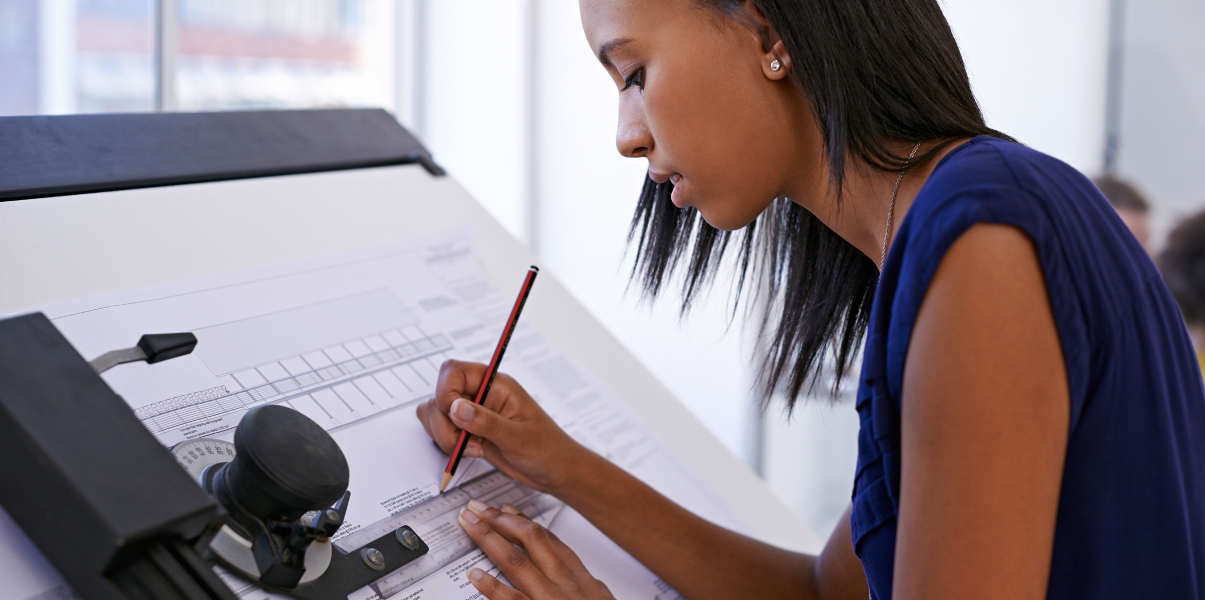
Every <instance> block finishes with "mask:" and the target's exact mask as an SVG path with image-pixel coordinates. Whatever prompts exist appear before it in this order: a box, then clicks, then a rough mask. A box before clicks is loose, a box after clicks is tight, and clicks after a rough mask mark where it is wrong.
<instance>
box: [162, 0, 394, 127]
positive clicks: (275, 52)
mask: <svg viewBox="0 0 1205 600" xmlns="http://www.w3.org/2000/svg"><path fill="white" fill-rule="evenodd" d="M178 7H179V10H178V13H177V14H178V32H179V33H178V37H177V38H176V43H177V46H178V53H177V59H176V60H177V62H176V85H177V88H176V92H177V95H178V98H179V105H178V107H177V108H179V109H182V110H213V109H238V108H284V107H319V106H380V107H386V108H389V107H392V105H393V104H394V100H393V98H394V77H395V72H396V70H397V69H396V65H395V59H394V56H395V55H396V53H395V52H394V31H395V29H394V27H395V24H396V19H397V16H396V10H397V8H396V3H394V2H389V1H386V0H307V1H306V2H295V1H291V0H262V1H257V2H245V1H243V0H180V2H179V5H178Z"/></svg>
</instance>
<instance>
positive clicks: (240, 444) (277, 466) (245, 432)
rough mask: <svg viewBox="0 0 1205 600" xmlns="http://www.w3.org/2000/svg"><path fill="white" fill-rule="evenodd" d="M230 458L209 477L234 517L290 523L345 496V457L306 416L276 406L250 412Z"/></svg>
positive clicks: (346, 471) (240, 424)
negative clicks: (233, 455)
mask: <svg viewBox="0 0 1205 600" xmlns="http://www.w3.org/2000/svg"><path fill="white" fill-rule="evenodd" d="M234 448H235V458H234V461H233V462H231V463H228V464H226V465H225V466H223V467H222V468H221V471H220V472H217V473H215V474H214V477H213V480H212V481H213V484H214V487H215V488H217V489H215V490H214V491H215V492H217V493H216V494H215V495H216V496H217V497H218V498H219V499H220V500H221V501H222V504H223V505H226V509H227V510H228V511H229V512H230V513H231V514H232V515H233V516H235V517H236V519H237V518H238V517H239V516H244V513H249V514H250V515H252V516H254V517H256V518H257V519H260V520H272V521H291V520H295V519H298V518H300V517H301V515H302V514H303V513H306V512H308V511H311V510H322V509H325V508H327V507H329V506H331V504H333V503H334V502H335V501H336V500H338V499H339V498H340V497H341V496H342V495H343V493H344V492H345V491H347V485H348V479H349V471H348V467H347V458H346V457H344V456H343V451H342V450H340V449H339V445H338V444H336V443H335V440H334V439H333V438H331V436H330V434H329V433H327V432H326V430H325V429H323V428H322V427H321V426H319V425H318V424H317V423H315V422H313V421H312V420H310V418H309V417H307V416H305V415H303V414H301V413H300V412H297V411H296V410H293V409H291V408H288V407H285V406H280V405H275V404H271V405H267V406H260V407H258V408H254V409H252V410H250V411H248V412H247V414H245V415H243V418H242V420H240V421H239V424H238V429H236V430H235V432H234Z"/></svg>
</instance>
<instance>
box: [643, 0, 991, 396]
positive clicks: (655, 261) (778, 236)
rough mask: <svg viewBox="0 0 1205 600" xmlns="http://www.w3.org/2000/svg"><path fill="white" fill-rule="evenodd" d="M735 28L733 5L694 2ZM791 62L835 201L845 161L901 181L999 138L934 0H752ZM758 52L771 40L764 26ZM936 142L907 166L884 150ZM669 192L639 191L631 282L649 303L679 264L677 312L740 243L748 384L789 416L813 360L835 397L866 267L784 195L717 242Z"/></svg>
mask: <svg viewBox="0 0 1205 600" xmlns="http://www.w3.org/2000/svg"><path fill="white" fill-rule="evenodd" d="M694 1H695V2H696V3H698V4H699V5H701V6H702V7H703V8H705V9H708V10H715V11H718V12H719V13H720V14H722V15H724V16H725V17H731V18H734V19H737V20H738V21H740V22H741V23H742V24H743V25H745V26H749V27H755V28H759V27H760V26H758V25H757V24H755V23H754V22H753V20H751V19H749V18H747V17H748V13H747V12H746V9H745V6H744V5H745V2H744V1H743V0H694ZM751 2H752V4H753V6H755V7H756V8H757V9H758V10H759V11H760V12H761V14H762V15H763V16H764V17H765V19H766V21H768V23H769V26H770V28H772V29H773V31H774V32H777V34H778V36H779V37H780V38H781V40H782V42H783V46H784V47H785V49H786V51H787V53H788V55H789V56H790V57H791V58H792V69H791V76H792V80H793V81H794V83H795V84H796V85H797V86H798V87H799V90H800V92H801V93H802V94H804V96H805V97H806V98H807V99H808V101H809V102H810V104H811V108H812V112H813V114H814V115H815V118H816V122H817V124H818V125H819V128H820V131H821V134H822V137H821V139H822V140H823V143H824V152H825V156H826V158H827V160H828V170H829V173H830V180H831V182H832V185H833V188H834V191H835V192H836V197H837V198H838V199H840V197H841V189H842V184H843V183H844V178H845V168H846V157H847V156H852V157H854V158H856V159H857V160H860V161H862V162H865V163H866V164H868V165H871V166H873V167H875V168H878V169H882V170H885V171H895V172H898V171H901V170H903V169H905V168H906V167H907V166H908V164H915V163H923V162H925V161H927V160H930V159H931V158H933V157H934V156H935V155H936V154H938V153H939V152H941V151H942V150H943V149H944V148H945V147H946V146H947V145H948V144H949V143H951V142H952V141H953V140H954V139H957V138H962V137H968V136H975V135H991V136H996V137H1000V138H1004V139H1010V138H1009V137H1008V136H1006V135H1004V134H1002V133H1000V132H998V131H996V130H994V129H991V128H989V127H988V126H987V125H986V124H985V123H984V120H983V114H982V113H981V111H980V110H979V105H978V103H976V101H975V97H974V95H973V94H972V92H971V85H970V82H969V80H968V79H967V74H966V66H965V65H964V64H963V61H962V55H961V54H960V53H959V50H958V44H957V42H955V40H954V35H953V33H952V32H951V31H950V26H949V24H948V23H947V22H946V18H945V15H943V14H942V12H941V8H940V7H939V6H938V4H937V0H892V1H890V2H882V1H881V0H751ZM761 29H762V30H760V31H758V33H759V34H760V35H761V36H762V39H763V43H764V45H765V46H766V50H767V51H768V50H769V49H770V45H771V44H770V42H771V39H770V30H769V29H767V28H764V27H761ZM893 140H894V141H904V142H922V141H927V140H948V141H946V142H945V143H944V144H938V145H937V146H936V147H934V148H933V149H931V150H928V151H927V152H926V153H924V154H923V155H921V156H919V157H917V158H916V159H915V161H914V162H913V163H910V162H909V161H908V160H907V157H903V156H898V155H896V154H894V153H893V152H892V151H891V150H890V149H889V147H888V143H889V142H890V141H893ZM672 190H673V185H672V184H670V183H663V184H657V183H655V182H653V181H652V180H651V179H649V180H646V181H645V184H644V189H643V191H642V192H641V194H640V200H639V202H638V203H637V206H636V214H635V216H634V217H633V218H632V223H631V229H630V230H629V233H628V240H629V243H631V242H633V241H635V260H634V263H633V265H632V280H633V281H634V282H638V283H639V284H640V286H641V287H642V288H643V290H644V292H645V293H646V294H648V295H649V296H652V297H655V296H656V295H657V294H659V293H660V292H661V291H662V289H663V288H664V286H665V283H666V282H667V280H669V279H670V278H671V277H673V275H674V274H675V273H676V272H677V271H678V268H679V267H680V266H681V265H682V263H683V261H685V269H686V270H685V274H684V275H685V276H684V278H683V302H682V312H683V313H685V312H686V311H688V310H689V309H690V306H691V303H692V301H693V300H694V299H695V298H696V296H697V294H698V293H699V292H700V291H702V289H703V288H704V287H705V285H706V284H707V283H709V282H710V281H711V280H712V279H713V278H714V276H715V273H716V270H717V268H718V267H719V265H720V264H721V262H722V259H723V256H724V253H725V251H726V250H727V249H728V248H729V247H730V246H731V245H733V244H731V242H732V241H733V240H732V238H733V237H736V236H739V237H740V240H739V250H738V254H737V257H736V267H737V281H736V282H735V304H734V306H733V309H734V310H736V307H737V306H739V305H740V304H741V293H742V291H743V289H744V287H745V284H746V282H747V281H752V282H754V284H755V285H756V290H757V291H756V293H755V295H754V297H753V300H752V303H751V305H750V307H751V308H754V309H755V310H756V312H757V313H758V314H759V316H758V318H757V320H758V321H759V326H760V329H759V333H760V335H759V339H760V343H759V345H758V350H757V352H758V354H759V359H760V362H761V364H760V365H759V366H760V368H759V370H758V386H759V388H760V390H761V392H762V393H763V394H764V396H763V405H764V404H765V403H766V402H768V401H769V399H770V398H771V397H773V395H774V394H775V393H776V392H780V393H783V394H784V395H785V397H786V400H787V407H788V409H791V408H793V407H794V405H795V401H796V400H797V399H798V398H799V396H800V394H801V393H802V392H804V391H805V389H809V390H810V389H811V387H812V385H813V384H814V383H815V382H816V381H817V380H818V379H819V377H818V375H819V374H820V371H821V368H822V365H823V357H824V355H825V353H826V352H828V353H831V354H832V355H833V357H834V358H835V360H836V373H835V375H836V378H835V379H834V384H833V391H834V392H835V391H836V389H837V385H838V384H839V382H840V381H841V378H842V377H843V376H844V375H845V373H846V372H847V371H848V369H849V366H850V362H851V360H852V359H853V358H854V356H855V355H856V351H857V347H858V346H859V345H860V343H861V340H862V337H863V335H864V334H865V332H866V325H867V322H868V320H869V317H870V307H871V304H872V302H873V300H874V291H875V286H876V284H877V283H878V276H879V273H878V269H877V267H876V265H875V263H874V262H873V261H871V260H870V259H869V258H867V257H866V256H865V255H864V254H862V253H861V252H859V251H858V250H857V249H856V248H854V247H853V246H852V245H850V244H849V243H848V242H846V241H845V240H844V239H842V238H841V237H839V236H838V235H837V234H836V233H834V232H833V231H832V230H831V229H829V228H828V227H826V226H825V225H824V224H823V223H821V222H820V221H819V220H818V219H817V218H816V217H814V216H813V215H812V214H811V213H810V212H808V211H807V210H806V209H804V208H803V207H801V206H800V205H798V204H796V203H794V202H791V201H790V200H789V199H787V198H776V199H775V200H774V202H773V203H772V204H771V206H770V207H769V208H767V209H766V211H765V212H763V213H762V214H761V215H759V216H758V218H757V219H756V220H755V221H754V222H753V223H752V224H750V225H749V226H747V227H746V228H745V229H744V230H743V232H741V233H739V234H733V233H731V232H727V231H720V230H718V229H716V228H714V227H712V226H710V225H708V224H707V223H706V222H704V221H703V220H702V219H701V218H699V214H698V212H697V211H696V210H694V209H685V210H679V209H677V208H676V207H674V205H673V204H672V203H671V202H670V199H669V196H670V192H671V191H672Z"/></svg>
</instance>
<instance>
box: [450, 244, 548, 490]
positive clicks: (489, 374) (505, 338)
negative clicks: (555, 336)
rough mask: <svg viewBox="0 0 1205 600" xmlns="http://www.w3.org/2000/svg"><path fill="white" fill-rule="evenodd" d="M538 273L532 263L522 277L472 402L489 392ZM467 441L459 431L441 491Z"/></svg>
mask: <svg viewBox="0 0 1205 600" xmlns="http://www.w3.org/2000/svg"><path fill="white" fill-rule="evenodd" d="M539 273H540V268H539V267H537V266H534V265H533V266H532V267H531V268H530V269H528V270H527V276H526V277H524V278H523V287H521V288H519V297H518V298H515V306H514V308H512V309H511V311H510V318H508V319H507V320H506V327H505V328H503V329H502V337H501V338H500V339H499V340H498V346H497V347H496V348H494V356H493V358H491V359H490V364H489V366H487V367H486V369H485V375H484V376H482V378H481V386H480V387H478V388H477V396H476V397H475V398H473V403H474V404H478V405H480V404H482V403H483V402H485V397H486V396H488V395H489V393H490V385H491V384H492V383H493V382H494V375H497V374H498V366H499V365H500V364H501V363H502V355H503V354H504V353H505V352H506V345H507V344H509V343H510V336H511V334H512V333H514V331H515V325H518V323H519V315H520V314H521V313H522V312H523V305H524V304H525V303H526V302H527V294H528V293H530V292H531V284H533V283H535V281H536V275H538V274H539ZM468 441H469V432H467V431H461V432H460V439H459V440H457V442H456V448H455V449H454V450H453V451H452V455H451V456H450V457H449V458H448V468H446V469H444V474H443V479H442V480H441V481H440V483H439V491H440V492H441V493H442V492H443V491H444V489H445V488H447V487H448V482H450V481H452V475H455V474H456V466H457V465H459V464H460V457H461V456H463V455H464V447H465V445H466V444H467V443H468Z"/></svg>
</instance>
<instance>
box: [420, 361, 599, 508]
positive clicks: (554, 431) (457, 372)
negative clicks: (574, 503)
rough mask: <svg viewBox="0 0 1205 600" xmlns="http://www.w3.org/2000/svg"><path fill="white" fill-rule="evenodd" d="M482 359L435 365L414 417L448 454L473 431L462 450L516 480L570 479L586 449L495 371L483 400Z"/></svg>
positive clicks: (559, 482) (548, 482)
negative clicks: (431, 386) (435, 375)
mask: <svg viewBox="0 0 1205 600" xmlns="http://www.w3.org/2000/svg"><path fill="white" fill-rule="evenodd" d="M485 369H486V367H485V365H483V364H479V363H467V362H460V361H456V360H449V361H447V362H445V363H444V364H443V366H442V367H440V369H439V381H438V383H437V384H436V386H435V397H434V398H432V399H430V400H428V401H426V402H423V403H421V404H419V406H418V409H417V415H418V420H419V421H420V422H421V423H422V424H423V428H424V429H426V430H427V434H428V435H430V436H431V439H432V440H434V441H435V444H436V445H437V446H439V447H440V449H441V450H443V451H444V453H445V454H449V453H451V452H452V450H453V449H454V448H455V447H456V442H457V440H458V439H459V438H460V432H461V430H466V431H468V432H469V433H471V434H472V437H470V438H469V441H468V445H467V446H466V447H465V450H464V455H465V456H469V457H484V458H485V459H486V460H487V461H489V463H490V464H492V465H494V466H495V467H497V468H498V470H500V471H502V472H503V473H506V474H507V475H509V476H510V477H512V478H513V479H515V480H518V481H519V482H520V483H522V484H524V485H526V486H528V487H530V488H533V489H536V490H539V491H542V492H546V493H551V494H554V495H555V494H557V493H558V491H559V490H561V489H564V486H566V485H568V483H569V482H570V481H571V480H572V478H573V476H574V470H575V468H579V466H580V465H581V464H583V461H581V456H582V454H584V453H588V452H589V450H587V449H586V448H585V447H584V446H582V445H581V444H579V443H577V442H576V441H574V440H573V438H571V437H569V435H568V434H566V433H565V431H564V430H562V429H561V428H560V427H559V426H558V425H557V424H556V423H555V422H554V421H553V420H552V418H550V417H549V416H548V413H545V412H544V410H543V409H541V408H540V405H539V404H536V402H535V400H533V399H532V398H531V396H530V395H528V393H527V392H526V391H524V390H523V387H522V386H520V385H519V383H518V382H516V381H515V380H514V379H512V378H511V377H509V376H508V375H505V374H502V373H498V374H497V375H496V376H495V377H494V381H493V383H492V384H491V385H490V392H489V394H488V395H487V396H486V398H485V402H483V403H482V404H483V405H481V406H479V405H475V404H473V397H474V396H475V395H476V394H477V388H478V387H479V386H480V385H481V378H482V377H483V376H484V375H485Z"/></svg>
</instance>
